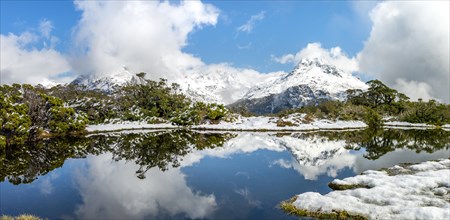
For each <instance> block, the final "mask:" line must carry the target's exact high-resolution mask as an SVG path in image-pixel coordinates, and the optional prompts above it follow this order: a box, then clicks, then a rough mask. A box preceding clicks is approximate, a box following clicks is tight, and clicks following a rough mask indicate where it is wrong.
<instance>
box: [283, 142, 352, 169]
mask: <svg viewBox="0 0 450 220" xmlns="http://www.w3.org/2000/svg"><path fill="white" fill-rule="evenodd" d="M281 143H282V144H283V146H284V147H286V148H287V149H288V150H289V151H290V152H291V153H292V155H294V157H295V159H296V160H297V161H298V162H299V163H300V164H301V165H304V166H321V165H323V164H324V163H326V161H328V160H331V159H332V158H335V157H337V156H339V155H341V154H342V153H345V152H347V150H346V149H345V148H344V146H345V141H330V140H328V139H327V138H325V137H320V136H313V137H311V136H310V137H304V136H301V135H294V136H285V137H283V138H282V141H281Z"/></svg>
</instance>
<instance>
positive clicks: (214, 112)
mask: <svg viewBox="0 0 450 220" xmlns="http://www.w3.org/2000/svg"><path fill="white" fill-rule="evenodd" d="M228 114H229V111H228V109H226V108H225V106H223V105H218V104H215V103H203V102H196V103H194V104H192V106H190V107H188V108H186V109H184V110H183V111H182V112H178V113H177V114H176V115H175V116H174V117H173V118H171V119H170V120H171V121H172V123H174V124H176V125H181V126H189V125H198V124H201V123H207V122H209V123H213V124H214V123H218V122H219V121H220V120H222V119H223V118H224V117H226V116H227V115H228Z"/></svg>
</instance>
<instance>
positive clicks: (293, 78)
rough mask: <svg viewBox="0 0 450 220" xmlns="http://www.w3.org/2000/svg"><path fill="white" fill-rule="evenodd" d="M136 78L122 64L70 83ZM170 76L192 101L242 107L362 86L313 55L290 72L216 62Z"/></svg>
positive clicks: (109, 85) (264, 109)
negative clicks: (244, 68) (245, 68)
mask: <svg viewBox="0 0 450 220" xmlns="http://www.w3.org/2000/svg"><path fill="white" fill-rule="evenodd" d="M138 81H139V77H137V76H135V75H134V74H132V73H131V72H130V71H129V69H128V68H126V67H123V68H122V69H121V70H118V71H116V72H114V73H112V74H110V75H107V76H106V75H95V74H94V75H92V74H91V75H85V76H80V77H78V78H77V79H75V80H74V81H72V83H71V84H75V85H84V86H86V88H87V89H96V90H102V91H106V92H111V91H113V90H114V88H115V87H117V86H121V85H124V84H125V83H127V82H138ZM171 82H173V83H177V84H179V85H180V88H181V89H182V91H183V92H184V94H185V95H186V96H187V97H189V98H191V99H192V100H194V101H202V102H208V103H211V102H214V103H219V104H225V105H229V106H235V107H236V106H237V107H245V108H246V109H248V110H249V111H251V112H255V113H262V114H265V113H275V112H278V111H281V110H284V109H286V108H298V107H301V106H304V105H309V104H314V103H317V102H318V101H320V100H328V99H331V100H340V101H343V100H345V98H346V93H345V92H346V91H347V90H348V89H361V90H366V89H367V85H366V84H365V83H364V82H362V81H361V80H359V79H357V78H356V77H354V76H352V75H351V73H347V72H344V71H343V70H341V69H339V68H337V67H336V66H334V65H332V64H330V63H329V62H327V61H326V60H324V59H322V58H317V57H316V58H304V59H302V60H300V62H299V63H298V64H297V65H296V67H295V68H294V69H293V70H292V71H291V72H289V73H286V72H276V73H272V74H260V73H258V72H256V71H253V72H252V71H247V72H242V70H237V69H233V68H228V67H223V66H215V68H204V69H200V70H190V71H189V72H186V73H185V74H184V76H182V77H181V78H179V79H177V80H173V81H171Z"/></svg>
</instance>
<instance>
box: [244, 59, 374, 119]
mask: <svg viewBox="0 0 450 220" xmlns="http://www.w3.org/2000/svg"><path fill="white" fill-rule="evenodd" d="M348 89H362V90H366V89H367V85H366V84H365V83H364V82H362V81H361V80H359V79H358V78H356V77H354V76H352V75H351V74H350V73H346V72H344V71H342V70H340V69H338V68H337V67H336V66H334V65H332V64H329V63H328V62H327V61H326V60H324V59H321V58H305V59H302V60H301V61H300V62H299V64H298V65H297V66H296V68H295V69H294V70H293V71H291V72H290V73H286V74H283V75H281V76H280V77H278V78H274V77H272V78H270V79H268V80H266V81H264V82H262V83H260V84H258V85H256V86H254V87H253V88H251V89H250V90H249V91H248V92H247V93H246V94H245V95H244V96H243V98H242V100H240V101H239V102H237V103H236V105H238V106H242V105H243V106H245V107H247V109H249V110H250V111H253V112H257V113H272V112H277V111H281V110H283V109H286V108H298V107H301V106H304V105H307V104H311V103H315V102H317V101H318V100H321V99H332V100H341V101H342V100H344V99H345V98H346V93H345V92H346V91H347V90H348Z"/></svg>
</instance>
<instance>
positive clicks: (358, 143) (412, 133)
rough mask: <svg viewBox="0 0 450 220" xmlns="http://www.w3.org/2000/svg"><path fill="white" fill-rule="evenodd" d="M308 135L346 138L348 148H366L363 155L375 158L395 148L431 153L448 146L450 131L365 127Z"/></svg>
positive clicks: (331, 138)
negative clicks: (363, 128) (362, 128)
mask: <svg viewBox="0 0 450 220" xmlns="http://www.w3.org/2000/svg"><path fill="white" fill-rule="evenodd" d="M308 135H320V136H326V137H327V138H329V139H330V140H342V139H344V140H346V143H347V146H346V147H347V148H348V149H355V150H356V149H359V148H361V147H363V148H365V149H366V152H367V153H366V154H365V155H364V157H366V158H367V159H370V160H376V159H378V158H379V157H381V156H383V155H384V154H386V153H388V152H391V151H394V150H396V149H410V150H414V151H416V152H417V153H420V152H422V151H425V152H428V153H433V152H435V151H437V150H441V149H448V148H449V147H450V132H449V131H445V130H441V129H436V130H431V129H427V130H399V129H385V130H383V129H379V130H373V129H366V130H359V131H341V132H317V133H310V134H308Z"/></svg>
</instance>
